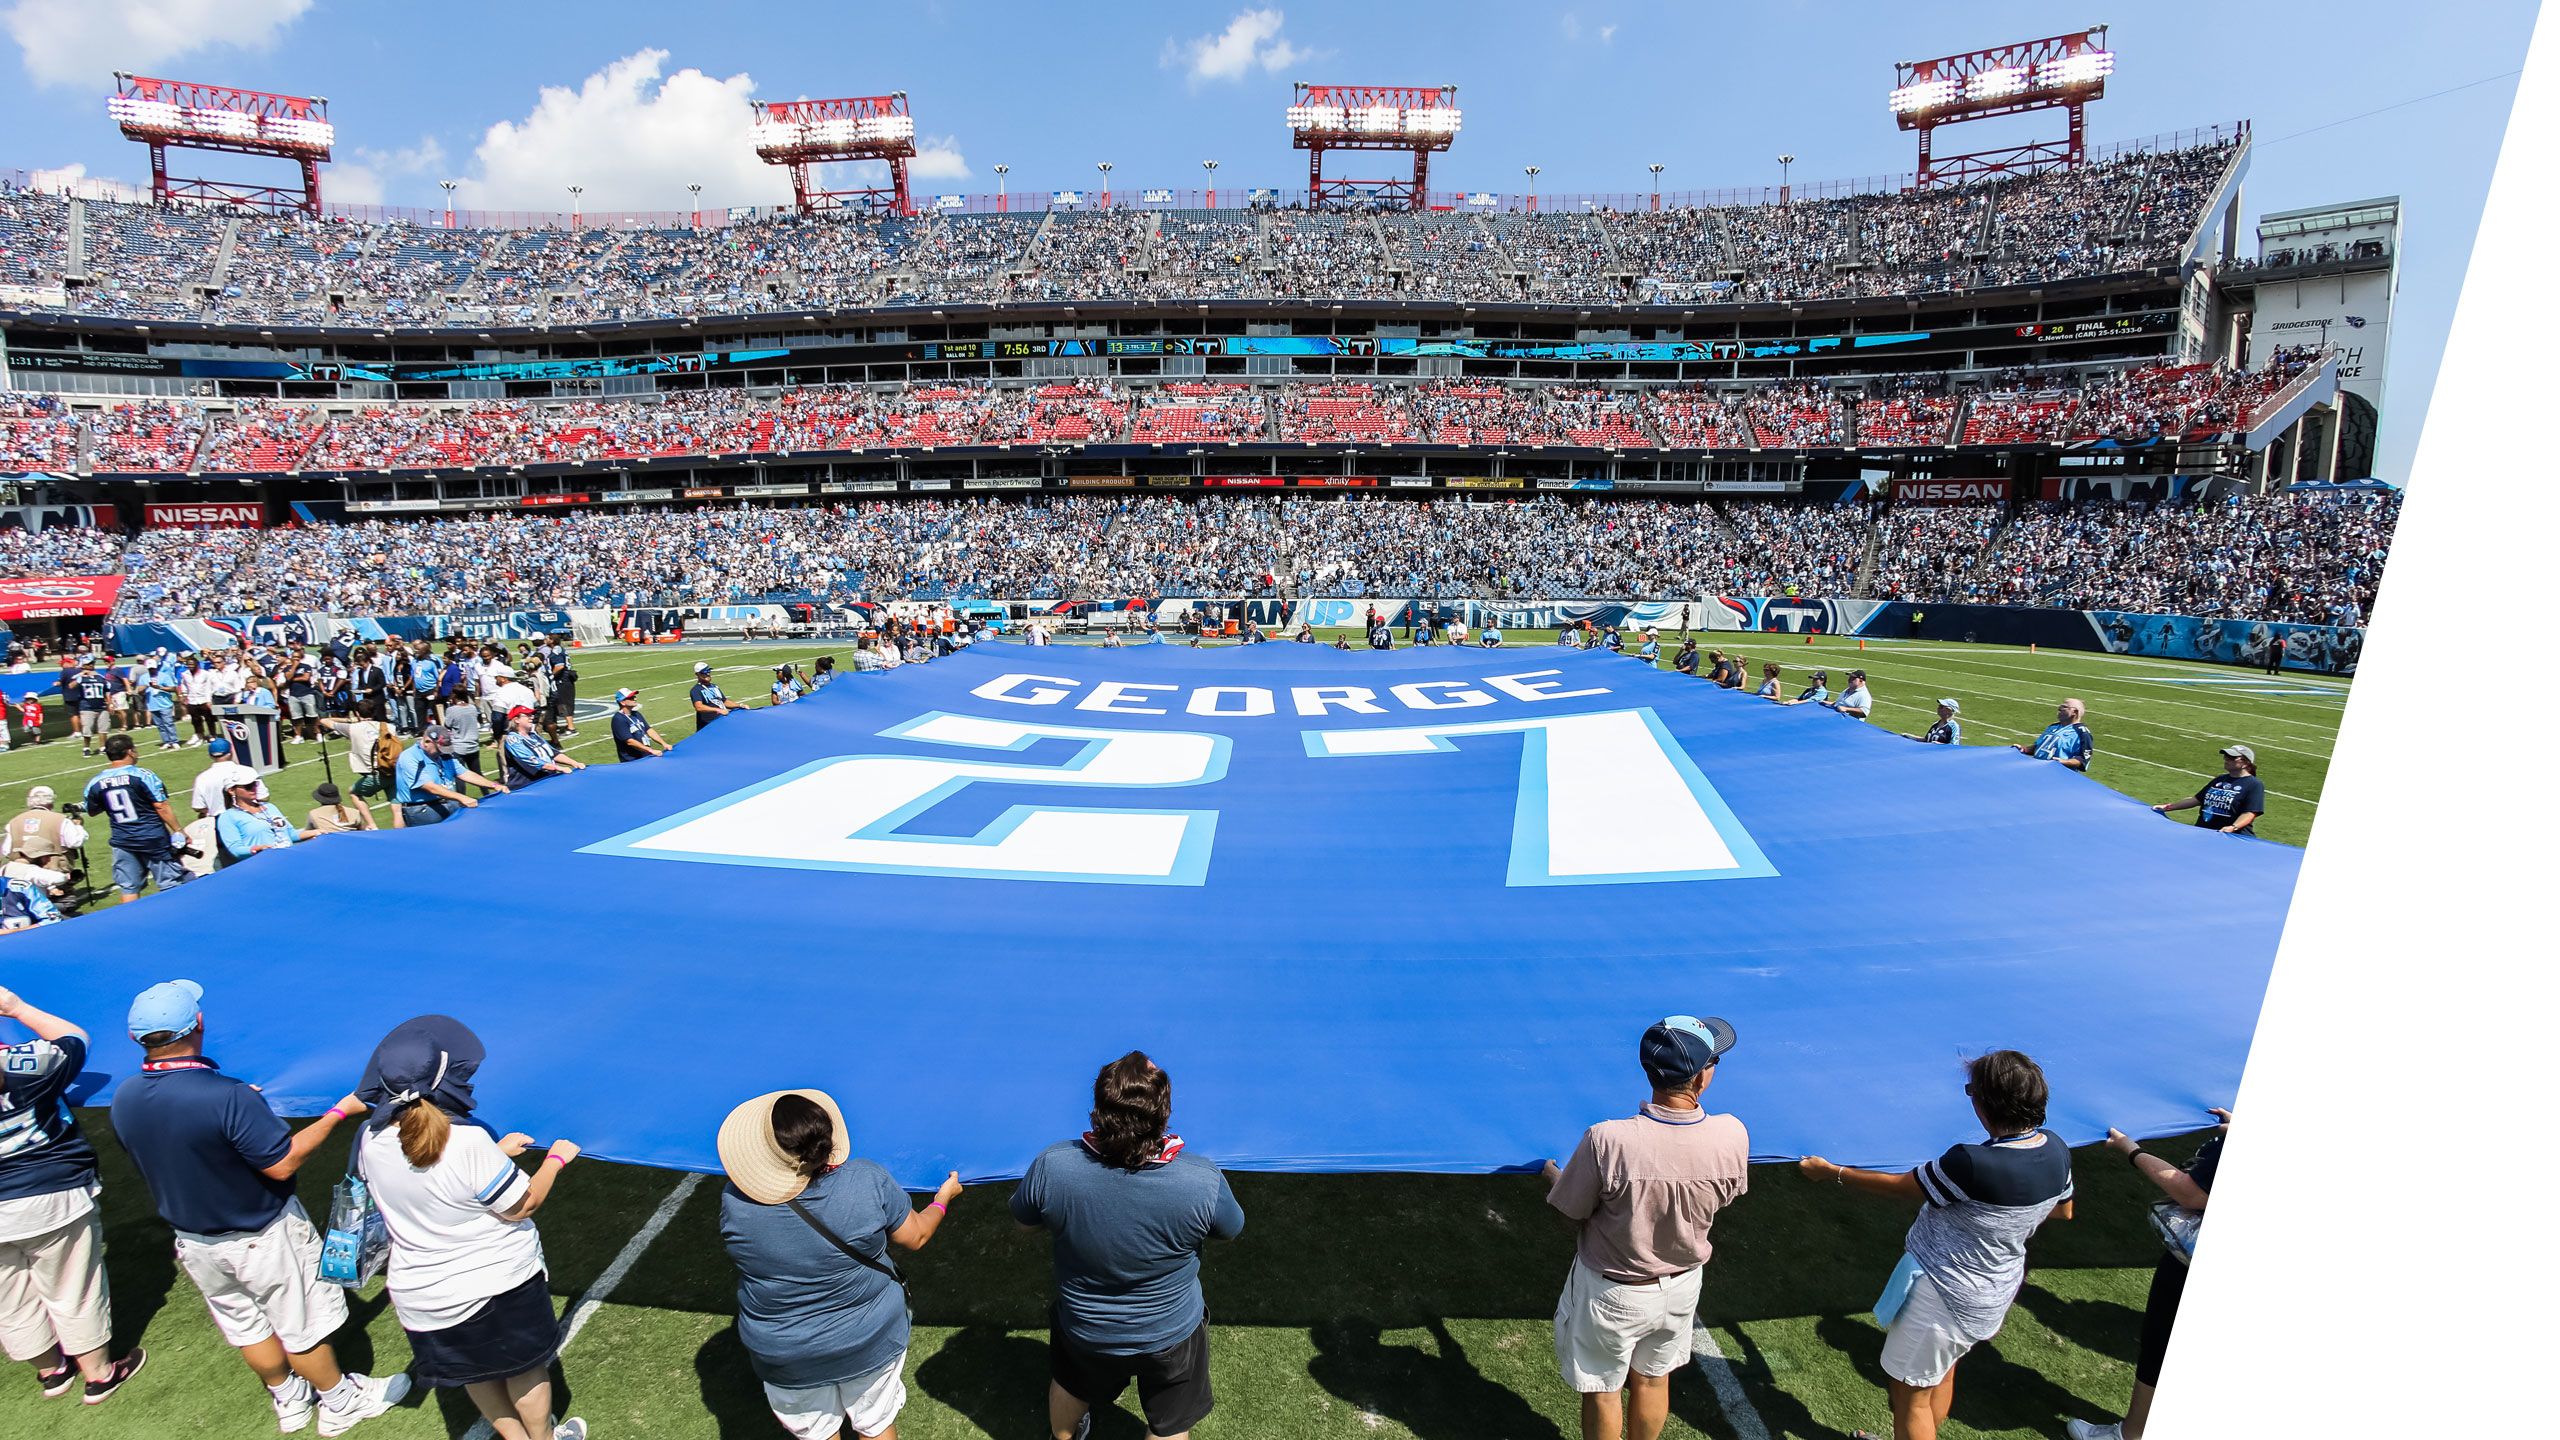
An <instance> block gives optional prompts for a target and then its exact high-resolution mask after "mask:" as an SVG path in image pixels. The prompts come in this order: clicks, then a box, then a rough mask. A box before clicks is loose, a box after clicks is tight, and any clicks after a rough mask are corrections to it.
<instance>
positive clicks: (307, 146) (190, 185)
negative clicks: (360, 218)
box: [107, 70, 338, 215]
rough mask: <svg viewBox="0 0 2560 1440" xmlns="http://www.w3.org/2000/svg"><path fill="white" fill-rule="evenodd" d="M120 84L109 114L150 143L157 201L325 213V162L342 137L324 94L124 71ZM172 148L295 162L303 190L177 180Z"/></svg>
mask: <svg viewBox="0 0 2560 1440" xmlns="http://www.w3.org/2000/svg"><path fill="white" fill-rule="evenodd" d="M115 82H116V90H115V93H114V94H112V95H109V96H108V97H107V117H108V118H109V119H111V120H113V121H115V122H116V127H117V128H118V129H119V130H121V131H122V132H123V133H124V137H125V138H126V139H128V140H133V141H137V142H139V143H141V144H143V145H145V146H148V147H149V148H150V151H151V198H152V200H153V201H154V202H155V203H158V204H162V205H172V204H176V203H178V202H180V201H197V202H204V203H210V204H216V205H241V206H247V207H250V208H252V209H259V210H266V211H270V212H276V213H281V212H284V211H288V210H300V211H302V212H303V213H305V214H309V215H317V214H319V213H320V166H321V165H322V164H323V163H324V162H326V161H327V160H328V159H329V151H330V147H331V146H332V145H334V144H335V143H336V142H337V135H338V132H337V128H336V127H335V126H334V125H332V124H330V122H329V99H328V97H327V96H325V95H274V94H269V93H267V92H266V91H263V90H241V89H236V88H234V87H232V86H228V85H208V84H205V83H203V82H201V81H194V80H162V79H156V78H153V77H151V76H147V75H135V74H133V73H131V72H129V71H123V70H119V71H116V72H115ZM173 149H174V150H218V151H224V152H227V153H230V154H234V155H269V156H273V157H275V158H277V159H281V160H291V161H293V162H294V163H295V164H296V165H298V166H299V167H301V171H302V190H301V193H300V194H299V195H296V194H295V193H294V192H293V191H290V190H286V189H281V188H279V187H277V186H273V185H237V184H231V183H228V182H217V181H210V180H186V179H172V178H171V177H170V174H169V151H171V150H173Z"/></svg>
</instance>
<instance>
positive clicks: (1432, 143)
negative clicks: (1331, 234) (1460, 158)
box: [1285, 81, 1464, 210]
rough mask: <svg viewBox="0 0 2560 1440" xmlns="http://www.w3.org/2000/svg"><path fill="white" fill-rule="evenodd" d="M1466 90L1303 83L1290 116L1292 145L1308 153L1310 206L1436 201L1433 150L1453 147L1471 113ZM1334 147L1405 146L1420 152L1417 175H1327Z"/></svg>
mask: <svg viewBox="0 0 2560 1440" xmlns="http://www.w3.org/2000/svg"><path fill="white" fill-rule="evenodd" d="M1457 95H1458V87H1457V86H1455V85H1442V86H1438V87H1436V88H1435V87H1426V86H1413V85H1313V84H1309V83H1307V82H1305V81H1300V82H1298V85H1297V87H1296V92H1295V94H1294V95H1293V96H1292V98H1291V101H1290V104H1289V107H1288V109H1287V111H1286V112H1285V118H1286V120H1287V122H1288V127H1289V143H1290V145H1291V146H1292V147H1293V148H1296V149H1299V150H1304V151H1306V152H1307V203H1308V204H1309V205H1310V206H1311V207H1314V208H1319V209H1321V208H1328V207H1333V206H1339V205H1343V204H1348V203H1352V202H1354V201H1355V200H1356V201H1360V202H1365V203H1371V204H1374V203H1377V202H1379V201H1400V202H1402V203H1403V205H1404V206H1405V208H1407V209H1410V210H1420V209H1422V208H1424V207H1425V205H1426V204H1428V203H1429V181H1430V167H1431V155H1432V154H1433V153H1434V152H1436V151H1441V150H1446V149H1448V148H1449V144H1450V141H1451V140H1453V139H1454V138H1455V137H1456V136H1457V133H1458V128H1459V125H1460V123H1461V122H1462V121H1463V119H1464V116H1463V115H1462V114H1461V113H1460V111H1459V109H1458V103H1457ZM1329 150H1397V151H1404V152H1407V153H1409V154H1411V155H1412V156H1413V178H1412V179H1410V180H1353V179H1342V178H1336V177H1332V176H1328V175H1326V174H1325V169H1324V157H1325V152H1327V151H1329Z"/></svg>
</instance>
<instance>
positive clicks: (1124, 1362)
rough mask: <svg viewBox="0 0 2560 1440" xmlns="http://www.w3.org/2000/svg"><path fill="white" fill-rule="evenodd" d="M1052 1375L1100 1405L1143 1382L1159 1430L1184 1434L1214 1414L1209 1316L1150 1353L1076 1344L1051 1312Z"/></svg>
mask: <svg viewBox="0 0 2560 1440" xmlns="http://www.w3.org/2000/svg"><path fill="white" fill-rule="evenodd" d="M1049 1378H1050V1379H1051V1380H1054V1381H1056V1382H1057V1384H1058V1388H1059V1389H1061V1390H1064V1391H1066V1392H1067V1393H1068V1394H1070V1395H1073V1396H1074V1397H1076V1398H1077V1399H1079V1400H1081V1401H1083V1402H1084V1403H1086V1404H1087V1405H1091V1406H1094V1407H1096V1408H1099V1407H1101V1406H1104V1405H1108V1404H1110V1403H1111V1402H1112V1401H1114V1400H1117V1399H1119V1398H1120V1392H1121V1391H1123V1390H1126V1389H1128V1388H1129V1382H1130V1381H1132V1380H1135V1381H1137V1382H1138V1408H1139V1409H1141V1410H1143V1411H1144V1412H1145V1413H1146V1417H1147V1431H1148V1433H1149V1434H1153V1435H1179V1434H1182V1433H1183V1432H1184V1431H1186V1430H1189V1429H1191V1428H1192V1427H1193V1426H1196V1425H1198V1424H1199V1423H1200V1422H1201V1421H1203V1420H1206V1419H1208V1418H1209V1411H1210V1409H1211V1407H1212V1405H1213V1404H1214V1403H1215V1402H1214V1401H1213V1400H1212V1398H1211V1396H1210V1394H1209V1321H1208V1318H1207V1317H1206V1316H1203V1317H1202V1318H1201V1321H1200V1325H1199V1328H1198V1329H1195V1330H1193V1331H1192V1332H1191V1334H1190V1336H1189V1337H1188V1338H1186V1339H1182V1340H1177V1341H1175V1342H1174V1343H1173V1344H1171V1345H1168V1346H1166V1347H1165V1348H1164V1349H1162V1350H1158V1351H1154V1352H1153V1353H1151V1354H1146V1355H1102V1354H1097V1353H1095V1352H1094V1351H1091V1350H1087V1349H1085V1348H1084V1347H1083V1346H1081V1345H1078V1344H1076V1343H1075V1342H1074V1341H1073V1340H1070V1339H1068V1338H1067V1337H1066V1335H1065V1334H1064V1333H1063V1332H1061V1331H1060V1330H1059V1329H1058V1317H1057V1315H1056V1313H1055V1312H1054V1311H1053V1312H1051V1314H1050V1316H1049Z"/></svg>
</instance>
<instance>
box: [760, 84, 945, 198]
mask: <svg viewBox="0 0 2560 1440" xmlns="http://www.w3.org/2000/svg"><path fill="white" fill-rule="evenodd" d="M750 103H751V104H752V106H753V109H754V114H755V122H754V127H753V128H754V139H755V147H756V158H758V159H760V160H762V161H764V162H765V163H766V164H768V165H781V166H785V167H787V168H788V169H789V170H790V171H791V203H792V205H793V206H794V207H795V208H797V209H798V210H799V211H800V212H801V213H802V214H804V215H805V214H807V213H808V212H810V211H812V210H816V209H819V208H821V207H823V206H833V205H839V204H842V203H844V202H846V201H856V202H859V203H861V204H864V205H868V206H871V207H874V208H877V209H885V210H890V211H893V212H895V213H897V214H900V215H912V214H914V213H915V207H914V205H913V204H912V203H911V201H910V198H909V195H908V191H907V162H908V161H909V160H912V159H914V158H915V153H916V122H915V116H914V115H913V114H912V113H911V112H910V111H909V110H908V108H907V92H906V91H904V90H892V91H890V92H889V93H888V94H886V95H851V96H845V97H843V98H841V99H834V100H775V101H767V102H750ZM843 160H855V161H859V160H878V161H881V162H883V163H885V164H886V165H887V166H888V167H889V183H888V184H887V185H885V186H874V187H871V188H868V189H853V190H828V189H824V188H821V187H820V186H819V185H818V184H817V181H816V170H815V167H817V166H819V165H826V164H832V163H834V162H837V161H843Z"/></svg>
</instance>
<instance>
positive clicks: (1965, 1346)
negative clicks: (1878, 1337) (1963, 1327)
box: [1878, 1274, 1973, 1390]
mask: <svg viewBox="0 0 2560 1440" xmlns="http://www.w3.org/2000/svg"><path fill="white" fill-rule="evenodd" d="M1972 1348H1973V1342H1972V1341H1970V1340H1967V1339H1966V1338H1964V1335H1963V1332H1962V1331H1960V1330H1959V1329H1958V1328H1957V1326H1956V1317H1955V1312H1954V1311H1952V1310H1949V1309H1948V1308H1947V1299H1946V1296H1944V1295H1942V1294H1940V1293H1939V1291H1938V1287H1937V1285H1936V1283H1935V1282H1933V1281H1931V1280H1930V1279H1929V1277H1928V1276H1927V1275H1925V1274H1924V1275H1921V1276H1920V1277H1918V1278H1917V1279H1915V1280H1913V1281H1912V1282H1911V1295H1910V1298H1909V1299H1906V1300H1904V1301H1903V1302H1902V1310H1901V1312H1900V1313H1899V1314H1896V1315H1895V1316H1894V1317H1893V1328H1892V1329H1890V1330H1887V1331H1886V1332H1884V1354H1883V1355H1881V1356H1880V1357H1878V1363H1879V1364H1881V1365H1882V1366H1883V1368H1884V1373H1885V1374H1887V1375H1890V1376H1892V1377H1893V1378H1894V1379H1896V1380H1899V1381H1901V1382H1902V1383H1903V1384H1905V1385H1908V1386H1911V1387H1912V1388H1913V1389H1915V1390H1926V1389H1929V1388H1930V1387H1932V1386H1934V1385H1936V1384H1937V1383H1938V1382H1939V1381H1941V1380H1944V1379H1946V1378H1947V1372H1948V1371H1950V1370H1953V1369H1954V1368H1956V1362H1957V1361H1958V1360H1961V1359H1963V1358H1964V1355H1965V1352H1966V1351H1968V1350H1971V1349H1972Z"/></svg>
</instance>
